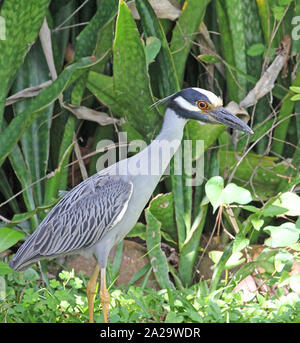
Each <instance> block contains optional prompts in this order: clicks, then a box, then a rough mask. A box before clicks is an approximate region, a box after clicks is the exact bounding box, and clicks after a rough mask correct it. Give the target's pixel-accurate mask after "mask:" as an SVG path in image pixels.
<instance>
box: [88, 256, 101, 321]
mask: <svg viewBox="0 0 300 343" xmlns="http://www.w3.org/2000/svg"><path fill="white" fill-rule="evenodd" d="M99 272H100V266H99V264H98V263H97V264H96V267H95V269H94V271H93V274H92V276H91V278H90V280H89V282H88V284H87V287H86V294H87V299H88V307H89V322H90V323H94V301H95V293H96V286H97V280H98V276H99Z"/></svg>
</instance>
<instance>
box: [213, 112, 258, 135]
mask: <svg viewBox="0 0 300 343" xmlns="http://www.w3.org/2000/svg"><path fill="white" fill-rule="evenodd" d="M209 115H210V117H212V119H213V120H214V121H216V122H218V123H220V124H225V125H227V126H229V127H232V128H233V129H236V130H239V131H243V132H246V133H248V134H250V135H252V134H253V133H254V132H253V131H252V129H251V128H250V127H249V126H248V125H247V124H245V123H244V122H243V121H242V120H241V119H240V118H238V117H237V116H235V115H234V114H232V113H230V112H229V111H227V110H226V109H225V108H224V107H218V108H217V109H216V110H213V111H211V112H210V113H209Z"/></svg>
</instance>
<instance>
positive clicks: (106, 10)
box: [75, 0, 119, 60]
mask: <svg viewBox="0 0 300 343" xmlns="http://www.w3.org/2000/svg"><path fill="white" fill-rule="evenodd" d="M118 3H119V0H103V1H101V2H100V3H99V6H98V9H97V12H96V14H95V15H94V16H93V18H92V19H91V20H90V22H89V24H88V25H87V26H86V27H85V28H84V29H83V30H82V31H81V32H80V34H79V35H78V37H77V38H76V51H75V59H76V60H77V59H79V58H82V57H84V56H91V55H92V54H93V52H94V49H95V46H96V43H97V38H98V32H99V30H100V29H101V28H102V27H103V26H104V25H105V24H106V23H108V22H110V21H112V20H113V18H114V17H115V16H116V14H117V10H118Z"/></svg>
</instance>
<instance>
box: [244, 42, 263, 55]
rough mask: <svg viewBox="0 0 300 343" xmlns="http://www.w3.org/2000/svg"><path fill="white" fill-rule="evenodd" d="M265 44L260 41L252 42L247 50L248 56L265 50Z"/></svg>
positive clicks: (259, 53)
mask: <svg viewBox="0 0 300 343" xmlns="http://www.w3.org/2000/svg"><path fill="white" fill-rule="evenodd" d="M265 49H266V48H265V46H264V45H263V44H262V43H257V44H253V45H251V46H250V47H249V49H248V50H247V54H248V55H249V56H258V55H261V54H263V53H264V52H265Z"/></svg>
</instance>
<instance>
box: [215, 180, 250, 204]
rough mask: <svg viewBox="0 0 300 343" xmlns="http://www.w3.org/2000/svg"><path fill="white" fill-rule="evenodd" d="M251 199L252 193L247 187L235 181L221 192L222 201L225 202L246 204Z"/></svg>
mask: <svg viewBox="0 0 300 343" xmlns="http://www.w3.org/2000/svg"><path fill="white" fill-rule="evenodd" d="M251 201H252V196H251V193H250V192H249V191H248V190H247V189H245V188H242V187H239V186H237V185H236V184H234V183H229V184H228V185H227V186H226V187H225V188H224V190H223V192H222V194H221V202H222V203H223V204H232V203H234V202H235V203H238V204H241V205H245V204H247V203H249V202H251Z"/></svg>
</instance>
